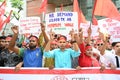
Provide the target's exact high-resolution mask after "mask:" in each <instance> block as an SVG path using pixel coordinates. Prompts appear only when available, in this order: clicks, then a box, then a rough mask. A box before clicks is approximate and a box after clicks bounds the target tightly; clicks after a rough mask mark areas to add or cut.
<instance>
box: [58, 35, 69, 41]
mask: <svg viewBox="0 0 120 80" xmlns="http://www.w3.org/2000/svg"><path fill="white" fill-rule="evenodd" d="M61 37H63V38H64V39H65V40H67V37H66V36H64V35H60V36H59V37H58V38H57V40H60V38H61Z"/></svg>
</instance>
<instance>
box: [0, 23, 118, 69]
mask: <svg viewBox="0 0 120 80" xmlns="http://www.w3.org/2000/svg"><path fill="white" fill-rule="evenodd" d="M11 29H12V31H13V35H12V36H11V35H8V36H4V35H3V36H0V66H1V67H15V69H20V68H21V67H48V68H49V69H53V68H75V69H81V68H82V67H100V70H104V69H105V68H106V67H109V68H111V69H116V68H120V42H112V43H110V41H109V39H110V36H108V35H104V34H103V33H101V32H100V31H99V37H98V38H97V39H93V38H91V33H92V31H91V27H89V29H88V31H87V32H88V37H84V36H83V31H82V29H79V32H78V33H76V32H75V31H74V30H71V31H70V33H69V35H70V36H71V40H69V41H68V40H67V37H66V36H64V35H62V34H55V32H53V31H52V30H50V31H49V35H47V34H46V31H45V26H44V25H43V24H41V34H40V36H43V38H44V42H43V43H41V41H42V40H43V39H39V38H38V37H36V36H35V35H30V36H29V37H28V40H29V41H28V42H25V41H23V43H21V44H20V45H17V43H16V40H17V39H18V38H19V37H18V35H19V30H18V26H13V27H12V28H11ZM48 36H49V38H48Z"/></svg>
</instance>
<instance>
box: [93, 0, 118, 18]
mask: <svg viewBox="0 0 120 80" xmlns="http://www.w3.org/2000/svg"><path fill="white" fill-rule="evenodd" d="M94 15H98V16H105V17H108V18H113V19H114V18H116V17H120V13H119V11H118V10H117V8H116V6H115V5H114V4H113V2H112V1H111V0H96V1H95V6H94Z"/></svg>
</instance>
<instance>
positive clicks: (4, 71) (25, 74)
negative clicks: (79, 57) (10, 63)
mask: <svg viewBox="0 0 120 80" xmlns="http://www.w3.org/2000/svg"><path fill="white" fill-rule="evenodd" d="M0 80H120V69H117V70H111V69H106V70H104V71H102V72H101V71H100V70H99V69H98V68H93V67H92V68H82V69H81V70H75V69H54V70H48V69H47V68H22V69H21V70H20V71H18V72H15V71H14V68H0Z"/></svg>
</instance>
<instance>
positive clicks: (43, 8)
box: [39, 0, 47, 13]
mask: <svg viewBox="0 0 120 80" xmlns="http://www.w3.org/2000/svg"><path fill="white" fill-rule="evenodd" d="M46 7H47V0H43V1H42V3H41V6H40V9H39V13H42V12H46Z"/></svg>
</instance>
